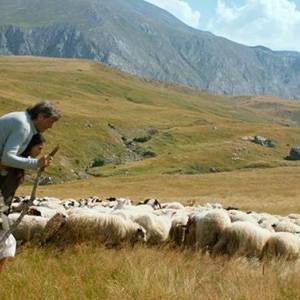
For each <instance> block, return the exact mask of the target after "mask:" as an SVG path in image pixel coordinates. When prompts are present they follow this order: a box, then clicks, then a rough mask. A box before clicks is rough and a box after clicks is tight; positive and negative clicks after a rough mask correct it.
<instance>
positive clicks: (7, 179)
mask: <svg viewBox="0 0 300 300" xmlns="http://www.w3.org/2000/svg"><path fill="white" fill-rule="evenodd" d="M23 178H24V171H23V170H19V169H13V168H10V169H9V170H8V174H7V175H6V176H1V175H0V192H1V194H2V197H3V200H4V203H5V205H7V206H8V207H10V206H11V203H12V200H13V198H14V196H15V193H16V190H17V188H18V187H19V185H20V184H21V182H22V181H23Z"/></svg>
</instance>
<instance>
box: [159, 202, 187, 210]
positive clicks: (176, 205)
mask: <svg viewBox="0 0 300 300" xmlns="http://www.w3.org/2000/svg"><path fill="white" fill-rule="evenodd" d="M161 208H170V209H184V206H183V205H182V204H181V203H179V202H167V203H163V204H162V205H161Z"/></svg>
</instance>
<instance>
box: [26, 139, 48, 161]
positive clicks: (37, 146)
mask: <svg viewBox="0 0 300 300" xmlns="http://www.w3.org/2000/svg"><path fill="white" fill-rule="evenodd" d="M44 143H45V139H44V137H43V136H42V135H41V134H40V133H37V134H35V135H34V136H33V137H32V139H31V141H30V143H29V144H28V146H27V148H26V150H25V151H24V152H23V153H22V156H23V157H28V156H31V157H33V158H35V157H37V156H39V155H40V154H41V152H42V150H43V147H44Z"/></svg>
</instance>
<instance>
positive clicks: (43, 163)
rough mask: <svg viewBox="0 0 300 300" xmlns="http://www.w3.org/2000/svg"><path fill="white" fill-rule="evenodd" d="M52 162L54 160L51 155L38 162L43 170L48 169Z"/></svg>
mask: <svg viewBox="0 0 300 300" xmlns="http://www.w3.org/2000/svg"><path fill="white" fill-rule="evenodd" d="M52 160H53V157H52V156H49V155H45V156H43V157H41V158H40V159H39V160H38V164H39V167H40V168H42V169H44V168H46V167H48V166H49V165H50V164H51V162H52Z"/></svg>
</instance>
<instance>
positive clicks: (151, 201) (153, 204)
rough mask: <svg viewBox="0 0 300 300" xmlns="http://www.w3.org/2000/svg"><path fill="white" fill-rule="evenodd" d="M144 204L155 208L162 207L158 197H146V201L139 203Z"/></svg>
mask: <svg viewBox="0 0 300 300" xmlns="http://www.w3.org/2000/svg"><path fill="white" fill-rule="evenodd" d="M144 204H147V205H150V206H151V207H153V209H155V210H156V209H161V208H162V207H161V204H160V202H159V200H158V199H153V198H149V199H145V200H144V201H140V202H139V203H138V205H144Z"/></svg>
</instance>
